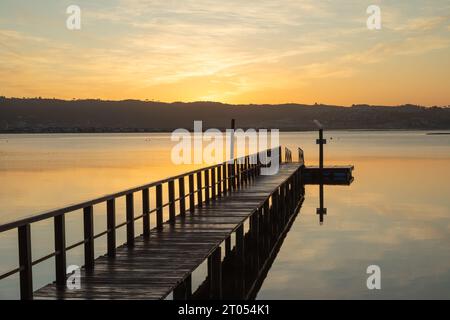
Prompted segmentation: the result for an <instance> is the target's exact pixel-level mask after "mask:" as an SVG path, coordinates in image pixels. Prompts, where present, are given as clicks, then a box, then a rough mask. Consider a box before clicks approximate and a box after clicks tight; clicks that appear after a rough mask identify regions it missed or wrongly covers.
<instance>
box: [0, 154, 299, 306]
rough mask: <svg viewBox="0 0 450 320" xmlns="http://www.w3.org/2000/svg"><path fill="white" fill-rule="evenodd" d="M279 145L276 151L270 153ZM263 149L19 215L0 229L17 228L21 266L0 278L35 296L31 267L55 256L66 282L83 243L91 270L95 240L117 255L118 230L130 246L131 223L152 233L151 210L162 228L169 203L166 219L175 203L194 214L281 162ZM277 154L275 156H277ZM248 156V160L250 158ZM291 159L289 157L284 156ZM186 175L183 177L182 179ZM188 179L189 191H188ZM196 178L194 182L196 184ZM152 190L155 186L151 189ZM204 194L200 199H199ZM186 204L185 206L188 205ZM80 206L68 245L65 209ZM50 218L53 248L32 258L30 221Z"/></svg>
mask: <svg viewBox="0 0 450 320" xmlns="http://www.w3.org/2000/svg"><path fill="white" fill-rule="evenodd" d="M276 149H278V150H277V151H278V152H273V151H274V150H276ZM276 149H267V150H265V151H262V152H259V153H256V154H253V155H247V156H244V157H240V158H237V159H234V160H233V161H227V162H223V163H221V164H217V165H213V166H209V167H205V168H200V169H197V170H193V171H190V172H187V173H184V174H180V175H176V176H172V177H170V178H166V179H162V180H159V181H155V182H152V183H149V184H145V185H142V186H138V187H134V188H131V189H127V190H124V191H120V192H117V193H114V194H110V195H105V196H102V197H99V198H96V199H93V200H89V201H85V202H81V203H78V204H74V205H70V206H67V207H64V208H61V209H56V210H51V211H48V212H44V213H41V214H37V215H34V216H31V217H27V218H22V219H19V220H16V221H12V222H9V223H5V224H2V225H0V233H2V232H5V231H8V230H12V229H15V228H16V229H17V230H18V250H19V267H17V268H15V269H13V270H10V271H8V272H6V273H3V274H1V275H0V280H2V279H5V278H7V277H10V276H12V275H14V274H16V273H19V274H20V277H19V279H20V297H21V299H32V298H33V277H32V267H33V266H35V265H36V264H39V263H41V262H43V261H46V260H48V259H51V258H55V275H56V285H58V286H65V285H66V276H67V274H66V253H67V251H69V250H72V249H74V248H76V247H79V246H81V245H84V268H85V269H86V270H91V269H92V268H93V267H94V259H95V253H94V240H95V239H97V238H99V237H102V236H105V235H106V236H107V254H108V256H111V257H113V256H115V250H116V230H117V229H119V228H121V227H126V245H128V246H130V247H132V246H134V239H135V221H137V220H139V219H143V223H142V226H143V233H142V235H143V236H144V237H149V236H150V230H151V229H150V214H156V228H157V229H161V228H163V223H164V221H163V220H164V218H163V215H164V212H163V209H164V208H167V207H168V210H169V220H168V221H169V223H170V224H172V223H174V222H175V217H176V204H177V203H178V210H179V213H178V215H182V216H183V215H185V214H186V211H187V210H189V211H190V212H193V211H194V210H195V208H196V207H202V206H203V204H204V203H205V204H208V203H209V202H210V201H211V200H214V199H216V198H220V197H222V196H224V195H227V194H229V193H231V192H232V191H234V190H237V189H239V188H240V187H241V186H244V185H245V184H247V183H248V182H249V181H250V180H251V179H253V178H255V177H257V176H258V175H260V173H261V168H262V167H264V166H267V165H269V164H263V163H262V162H261V158H262V157H271V158H270V159H271V161H278V162H279V163H281V161H282V157H281V147H278V148H276ZM276 154H278V155H277V156H276ZM251 160H252V161H251ZM286 160H289V161H288V162H291V161H292V157H291V156H289V158H286ZM186 179H187V181H186ZM176 182H177V184H178V197H177V198H175V184H176ZM186 182H188V183H187V189H188V192H186ZM194 182H196V183H194ZM164 185H166V186H167V196H168V201H167V202H165V203H164V201H163V189H164V188H163V186H164ZM151 189H154V193H153V195H154V196H155V197H154V198H155V199H156V206H155V207H154V208H152V209H150V190H151ZM152 191H153V190H152ZM138 192H139V193H141V196H142V199H141V200H142V213H141V214H140V215H138V216H136V215H135V210H134V195H135V194H136V193H138ZM121 197H125V211H126V220H125V222H123V223H120V224H116V199H118V198H121ZM203 197H204V199H203ZM105 202H106V219H107V229H106V230H105V231H103V232H100V233H98V234H94V216H93V213H94V210H93V209H94V205H97V204H100V203H105ZM186 203H188V204H189V207H187V206H186ZM81 209H82V210H83V233H84V236H83V240H81V241H79V242H77V243H74V244H72V245H70V246H66V236H65V233H66V227H65V216H66V213H70V212H74V211H77V210H81ZM51 218H53V220H54V246H55V251H54V252H52V253H50V254H48V255H46V256H43V257H41V258H39V259H37V260H32V252H31V250H32V247H31V224H32V223H36V222H39V221H43V220H47V219H51Z"/></svg>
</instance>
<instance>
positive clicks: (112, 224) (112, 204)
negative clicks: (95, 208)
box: [106, 199, 116, 257]
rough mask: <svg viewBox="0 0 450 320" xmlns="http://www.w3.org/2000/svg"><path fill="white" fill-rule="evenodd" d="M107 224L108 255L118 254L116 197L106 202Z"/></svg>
mask: <svg viewBox="0 0 450 320" xmlns="http://www.w3.org/2000/svg"><path fill="white" fill-rule="evenodd" d="M106 224H107V228H108V236H107V237H108V256H109V257H114V256H115V255H116V199H110V200H108V201H107V202H106Z"/></svg>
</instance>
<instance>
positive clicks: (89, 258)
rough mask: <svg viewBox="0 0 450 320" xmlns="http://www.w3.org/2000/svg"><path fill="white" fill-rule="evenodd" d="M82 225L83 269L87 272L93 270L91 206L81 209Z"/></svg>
mask: <svg viewBox="0 0 450 320" xmlns="http://www.w3.org/2000/svg"><path fill="white" fill-rule="evenodd" d="M83 220H84V221H83V223H84V241H85V243H84V267H85V269H86V270H87V271H90V270H92V269H93V268H94V210H93V207H92V206H88V207H86V208H84V209H83Z"/></svg>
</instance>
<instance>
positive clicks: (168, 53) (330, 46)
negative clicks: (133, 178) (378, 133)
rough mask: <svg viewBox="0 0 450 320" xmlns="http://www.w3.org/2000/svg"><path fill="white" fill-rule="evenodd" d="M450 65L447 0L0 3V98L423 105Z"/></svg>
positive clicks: (439, 89) (439, 93) (444, 91)
mask: <svg viewBox="0 0 450 320" xmlns="http://www.w3.org/2000/svg"><path fill="white" fill-rule="evenodd" d="M70 5H78V6H79V7H80V8H81V30H69V29H67V27H66V20H67V18H68V16H69V15H68V14H67V13H66V9H67V7H68V6H70ZM370 5H378V6H379V7H380V8H381V21H382V28H381V30H369V29H368V28H367V26H366V20H367V18H368V17H369V14H367V13H366V9H367V7H368V6H370ZM449 75H450V1H448V0H428V1H425V0H423V1H417V0H395V1H394V0H390V1H381V0H370V1H364V0H333V1H331V0H327V1H319V0H295V1H292V0H278V1H267V0H258V1H253V0H246V1H243V0H226V1H217V0H214V1H213V0H184V1H177V0H96V1H92V0H71V1H66V0H39V1H36V0H34V1H32V0H1V1H0V95H3V96H8V97H9V96H14V97H35V96H42V97H50V98H53V97H56V98H64V99H72V98H101V99H114V100H119V99H128V98H132V99H149V100H159V101H167V102H171V101H198V100H208V101H220V102H225V103H245V104H247V103H285V102H297V103H308V104H312V103H315V102H317V103H327V104H340V105H351V104H353V103H369V104H385V105H398V104H403V103H414V104H422V105H429V106H431V105H448V104H450V81H449Z"/></svg>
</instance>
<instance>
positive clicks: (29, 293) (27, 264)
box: [18, 224, 33, 300]
mask: <svg viewBox="0 0 450 320" xmlns="http://www.w3.org/2000/svg"><path fill="white" fill-rule="evenodd" d="M18 233H19V234H18V238H19V265H20V299H22V300H31V299H33V272H32V269H31V268H32V265H31V259H32V257H31V229H30V225H29V224H26V225H24V226H20V227H18Z"/></svg>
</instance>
